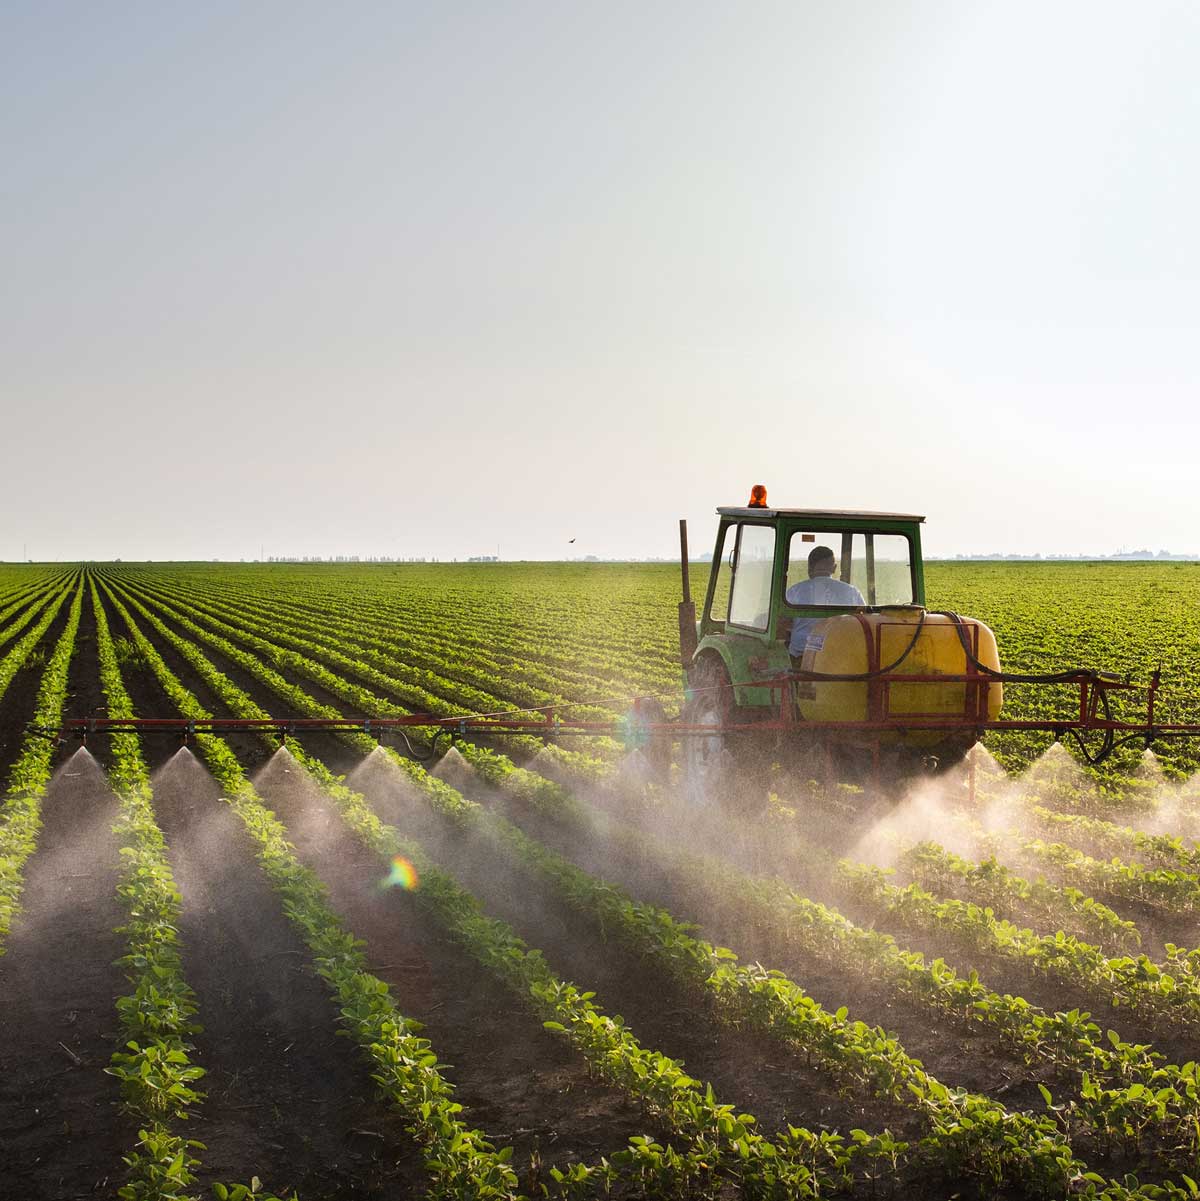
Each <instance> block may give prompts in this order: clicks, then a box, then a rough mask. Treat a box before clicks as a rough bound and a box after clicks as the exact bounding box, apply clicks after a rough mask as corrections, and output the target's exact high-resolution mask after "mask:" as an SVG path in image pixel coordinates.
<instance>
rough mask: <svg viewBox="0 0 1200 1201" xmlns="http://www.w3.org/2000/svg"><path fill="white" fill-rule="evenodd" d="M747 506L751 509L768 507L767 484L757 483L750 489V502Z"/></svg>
mask: <svg viewBox="0 0 1200 1201" xmlns="http://www.w3.org/2000/svg"><path fill="white" fill-rule="evenodd" d="M747 507H748V508H751V509H765V508H766V507H767V486H766V484H755V485H754V487H753V488H751V489H750V504H749V505H748V506H747Z"/></svg>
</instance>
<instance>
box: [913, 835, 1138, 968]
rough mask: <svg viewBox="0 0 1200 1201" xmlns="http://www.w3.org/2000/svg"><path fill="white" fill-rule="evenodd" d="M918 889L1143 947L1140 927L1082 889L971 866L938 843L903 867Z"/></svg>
mask: <svg viewBox="0 0 1200 1201" xmlns="http://www.w3.org/2000/svg"><path fill="white" fill-rule="evenodd" d="M898 866H899V867H900V868H901V869H903V870H904V871H905V872H906V873H907V874H908V875H909V876H911V877H912V879H913V880H914V881H916V883H918V884H920V885H921V886H922V887H923V888H927V889H928V890H929V891H930V892H934V893H937V894H938V895H940V896H951V897H958V898H959V899H966V900H970V901H973V902H974V903H975V904H976V905H981V906H984V907H985V908H990V909H993V910H994V911H995V912H996V913H998V914H1000V915H1001V916H1004V915H1005V914H1006V913H1011V914H1014V915H1015V914H1020V915H1021V916H1022V917H1023V918H1024V919H1025V920H1026V921H1027V922H1028V923H1029V924H1030V925H1033V926H1049V927H1050V928H1051V929H1055V928H1060V929H1063V930H1066V931H1067V933H1073V934H1075V935H1077V936H1078V937H1081V938H1085V939H1089V940H1094V941H1096V942H1104V943H1111V944H1112V945H1114V946H1117V947H1120V948H1121V949H1122V950H1132V949H1133V948H1135V947H1137V946H1140V945H1141V941H1142V936H1141V933H1140V932H1139V930H1138V928H1137V926H1136V925H1135V924H1134V923H1133V922H1131V921H1129V920H1127V919H1125V918H1122V917H1121V916H1120V915H1119V914H1117V913H1114V912H1113V910H1111V909H1110V908H1109V907H1108V906H1107V905H1102V904H1101V903H1100V902H1099V901H1097V900H1096V899H1095V897H1092V896H1089V895H1087V894H1086V893H1083V892H1081V891H1080V890H1079V889H1077V888H1071V887H1059V886H1057V885H1054V884H1049V883H1047V881H1045V880H1044V879H1042V878H1041V877H1038V878H1036V879H1033V880H1029V879H1026V878H1024V877H1022V876H1019V875H1017V873H1016V872H1014V871H1013V870H1012V869H1011V868H1009V867H1005V865H1004V864H1002V863H1001V862H1000V861H999V860H998V859H996V858H995V857H994V856H992V857H990V858H987V859H983V860H981V861H980V862H978V863H972V862H971V861H970V860H968V859H964V858H962V857H961V856H959V855H956V854H954V853H953V852H952V851H948V850H946V849H945V848H944V847H942V846H940V845H939V844H937V843H934V842H921V843H918V844H916V845H915V846H913V847H910V848H908V849H907V850H906V851H904V852H903V853H902V854H901V856H900V859H899V861H898Z"/></svg>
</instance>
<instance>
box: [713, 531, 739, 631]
mask: <svg viewBox="0 0 1200 1201" xmlns="http://www.w3.org/2000/svg"><path fill="white" fill-rule="evenodd" d="M737 531H738V528H737V526H736V525H727V526H726V527H725V536H724V537H723V538H722V539H721V545H720V546H718V547H717V554H716V557H715V558H714V559H713V561H712V574H713V575H714V576H715V577H716V583H715V584H714V586H713V590H712V600H711V601H710V602H709V606H708V619H709V621H719V622H720V623H721V624H722V625H724V624H725V619H726V618H727V617H728V616H729V584H730V582H731V581H732V579H733V551H734V548H735V547H736V545H737Z"/></svg>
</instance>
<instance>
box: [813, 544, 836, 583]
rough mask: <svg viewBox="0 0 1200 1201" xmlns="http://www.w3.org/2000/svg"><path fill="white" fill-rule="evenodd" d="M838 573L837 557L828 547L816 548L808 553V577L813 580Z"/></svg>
mask: <svg viewBox="0 0 1200 1201" xmlns="http://www.w3.org/2000/svg"><path fill="white" fill-rule="evenodd" d="M835 571H837V555H835V554H834V553H833V551H832V550H830V549H829V547H827V546H814V547H813V548H812V550H810V551H809V552H808V575H809V578H810V579H812V578H813V577H815V576H821V575H833V573H834V572H835Z"/></svg>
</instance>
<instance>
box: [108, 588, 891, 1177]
mask: <svg viewBox="0 0 1200 1201" xmlns="http://www.w3.org/2000/svg"><path fill="white" fill-rule="evenodd" d="M131 603H132V604H133V607H134V608H135V610H137V611H139V612H143V614H144V615H145V616H146V617H147V620H149V621H150V622H151V624H152V625H153V626H154V627H155V629H156V630H157V631H158V632H159V634H160V635H162V636H163V637H164V638H166V639H167V640H168V641H169V642H170V643H171V645H172V646H173V647H174V648H175V649H176V650H178V651H179V652H180V654H182V655H183V656H184V657H185V658H186V659H187V660H188V661H189V663H191V665H192V666H193V667H194V668H195V669H196V671H197V672H198V673H199V674H200V675H201V677H202V678H203V679H204V680H205V683H206V684H207V685H208V686H209V687H210V688H212V689H213V690H214V692H215V693H217V695H219V696H221V698H222V701H223V702H224V703H225V704H227V705H228V706H229V707H230V709H231V711H232V712H234V713H235V714H236V715H237V716H239V717H244V718H251V719H253V718H262V717H264V716H266V714H264V712H263V711H262V710H261V709H260V708H259V707H258V706H257V705H255V704H254V703H253V701H252V700H251V699H250V698H249V697H247V696H246V695H245V693H243V692H241V691H240V690H239V689H237V688H236V687H235V686H234V685H232V684H231V683H230V682H229V681H228V680H227V679H226V678H225V677H224V676H222V675H221V674H220V673H219V672H218V671H217V670H216V669H215V668H214V667H213V666H212V665H211V663H209V662H208V660H207V659H205V657H204V656H203V655H202V654H201V653H200V652H198V651H197V650H196V648H195V647H193V646H192V645H191V644H190V643H188V642H187V641H186V640H185V639H183V638H181V637H180V636H179V635H176V634H173V633H172V632H171V631H170V630H169V629H167V628H166V627H165V626H164V625H163V624H162V623H161V622H160V621H158V619H156V618H155V617H154V616H153V615H152V614H150V613H149V612H148V611H146V610H144V609H143V608H142V607H141V606H140V605H139V604H137V603H136V602H131ZM233 649H234V650H235V651H236V648H233ZM289 695H290V697H291V699H292V700H293V702H294V703H295V702H298V701H299V698H297V697H295V695H294V691H293V692H291V693H290V694H289ZM360 738H361V740H362V742H363V743H364V744H365V746H364V749H369V748H373V747H374V745H375V744H374V743H373V742H372V741H371V740H369V739H366V738H365V736H360ZM288 747H289V750H290V751H291V752H292V753H293V755H294V756H295V757H296V758H297V759H298V760H299V761H300V762H301V763H302V764H303V765H304V766H305V767H306V768H307V770H308V771H309V772H310V774H312V775H313V776H314V777H315V778H316V779H317V780H318V782H319V783H320V784H321V785H322V786H323V787H324V788H325V789H326V791H327V792H329V793H330V795H331V796H332V797H333V798H334V800H335V801H336V802H338V803H339V805H341V806H342V808H343V812H345V813H346V814H347V815H348V816H351V817H352V818H357V819H358V820H357V821H352V824H353V825H354V827H355V828H356V830H357V831H358V832H359V833H360V834H363V833H364V832H366V833H367V834H368V835H370V834H374V835H375V837H374V838H373V839H372V841H371V845H373V846H374V848H375V849H376V850H378V851H380V853H382V854H386V855H388V856H391V855H395V854H403V855H404V856H405V857H406V858H408V859H410V860H411V861H413V862H414V864H416V866H417V868H418V874H419V875H420V876H421V878H422V887H421V889H420V891H419V893H418V894H417V895H418V898H419V899H420V900H421V901H422V902H423V903H424V904H425V905H427V906H429V907H430V910H431V913H432V914H433V916H434V917H435V918H436V919H437V920H438V921H439V922H441V923H442V924H443V925H444V926H445V927H446V928H447V930H448V931H449V932H450V933H451V934H452V935H453V936H454V937H456V938H457V939H458V940H459V941H460V942H461V943H462V944H463V945H464V947H465V948H466V949H467V950H468V951H469V952H470V953H471V954H472V955H474V956H475V957H476V958H478V959H479V960H480V962H481V963H483V964H484V965H485V966H486V967H488V968H490V969H491V970H493V971H495V972H496V973H497V974H498V975H499V976H500V978H501V979H502V980H503V981H504V982H505V983H506V984H508V985H509V986H510V987H512V988H514V989H515V990H516V991H517V992H518V993H519V994H520V995H522V996H523V997H524V998H525V999H526V1000H527V1001H529V1002H531V1003H532V1004H533V1006H534V1008H535V1009H536V1010H537V1011H538V1012H540V1013H541V1014H542V1016H543V1018H544V1020H545V1021H547V1022H549V1023H552V1026H553V1028H558V1027H562V1032H563V1033H564V1035H565V1036H566V1037H568V1038H569V1039H570V1040H571V1042H572V1043H573V1045H575V1046H576V1048H577V1049H579V1050H580V1051H581V1052H582V1053H583V1054H584V1055H585V1057H586V1058H587V1059H588V1062H589V1064H590V1065H591V1067H592V1069H593V1070H594V1071H596V1072H597V1073H599V1074H600V1075H602V1076H604V1077H605V1078H606V1079H609V1080H611V1081H612V1082H613V1083H614V1084H616V1085H618V1086H619V1087H621V1088H623V1089H625V1090H626V1091H628V1092H629V1093H630V1094H631V1096H633V1097H634V1098H635V1099H636V1100H638V1101H639V1102H640V1103H642V1104H643V1105H645V1106H646V1107H647V1108H648V1109H649V1110H650V1111H651V1112H653V1113H655V1114H656V1115H658V1116H659V1118H660V1119H662V1120H664V1121H666V1122H667V1123H668V1124H669V1125H670V1126H671V1127H672V1129H674V1130H675V1132H676V1133H677V1135H678V1136H679V1137H681V1138H684V1139H685V1140H686V1141H687V1144H688V1148H687V1150H686V1152H676V1151H672V1150H671V1149H670V1148H665V1149H664V1148H658V1150H657V1151H655V1150H654V1146H655V1145H654V1144H652V1143H651V1144H647V1143H644V1142H639V1143H636V1144H634V1145H631V1147H630V1148H629V1149H628V1150H626V1151H625V1152H621V1153H618V1154H617V1155H616V1156H614V1157H613V1164H612V1165H609V1164H607V1163H601V1164H600V1165H598V1166H597V1167H596V1168H594V1169H591V1170H589V1171H588V1172H587V1174H586V1175H581V1174H580V1171H579V1168H578V1167H577V1168H576V1169H574V1170H573V1176H572V1181H573V1183H574V1184H576V1185H580V1184H582V1183H585V1182H587V1183H592V1184H595V1183H599V1182H602V1181H604V1180H605V1179H608V1178H609V1175H610V1171H611V1169H612V1167H613V1166H614V1165H615V1166H616V1167H619V1168H624V1169H627V1170H631V1171H636V1173H637V1175H638V1177H639V1179H642V1180H643V1182H645V1181H646V1180H648V1179H649V1178H650V1177H654V1178H655V1179H659V1178H660V1177H662V1178H666V1177H671V1178H673V1179H675V1181H676V1183H677V1184H678V1183H679V1181H680V1180H683V1179H693V1180H695V1181H696V1182H702V1181H704V1180H705V1179H708V1178H709V1177H711V1174H712V1168H713V1165H715V1164H717V1163H720V1164H723V1165H724V1166H725V1168H726V1170H729V1169H731V1168H734V1167H736V1168H737V1171H738V1174H739V1175H742V1174H744V1175H745V1176H747V1178H749V1179H752V1180H753V1181H755V1186H756V1187H759V1188H766V1189H769V1190H771V1191H774V1192H776V1193H778V1195H780V1196H809V1195H817V1194H816V1192H815V1191H814V1190H815V1189H816V1188H817V1187H819V1186H823V1184H824V1183H827V1181H828V1179H829V1178H830V1177H829V1173H831V1172H833V1173H843V1172H844V1171H845V1161H846V1154H845V1151H844V1148H842V1147H841V1144H840V1143H839V1142H837V1141H836V1140H832V1141H831V1140H822V1139H821V1138H820V1137H819V1136H817V1135H813V1134H812V1133H811V1132H808V1131H805V1130H802V1129H800V1128H792V1129H791V1130H789V1133H788V1134H787V1135H786V1136H785V1137H784V1139H783V1140H781V1142H780V1144H778V1145H777V1144H775V1143H772V1142H771V1140H769V1139H766V1138H764V1137H763V1136H761V1135H759V1134H758V1133H757V1132H755V1131H754V1130H753V1129H752V1125H753V1118H752V1117H750V1115H746V1114H737V1113H735V1112H734V1110H733V1109H732V1107H731V1106H728V1105H723V1104H719V1103H718V1102H717V1101H716V1100H715V1099H714V1098H713V1096H712V1093H711V1090H703V1089H701V1088H700V1086H699V1083H698V1082H697V1081H695V1080H693V1079H692V1078H691V1077H689V1076H687V1075H686V1074H685V1073H684V1072H683V1071H682V1069H681V1067H680V1066H679V1064H678V1063H676V1062H675V1061H673V1060H670V1059H668V1058H667V1057H666V1056H663V1055H661V1054H659V1053H657V1052H654V1051H650V1050H647V1049H645V1048H643V1047H641V1046H640V1044H638V1042H637V1041H636V1039H635V1038H634V1036H633V1034H632V1033H631V1032H630V1031H629V1030H628V1029H627V1028H626V1027H625V1026H624V1025H623V1023H622V1022H621V1021H620V1019H619V1018H610V1017H607V1016H606V1015H604V1014H603V1013H602V1012H601V1011H600V1009H599V1008H598V1007H597V1006H596V1005H595V1004H594V1003H593V1002H592V994H590V993H581V992H580V991H579V990H578V988H577V987H576V986H575V985H572V984H568V983H565V982H563V981H560V980H558V979H557V978H556V977H554V976H553V974H552V973H550V971H549V968H548V967H547V965H546V963H545V961H544V959H543V958H542V956H541V954H540V953H539V952H537V951H531V950H528V949H526V948H525V946H524V944H523V943H522V942H521V940H520V939H518V938H517V937H516V936H515V935H514V934H513V933H512V931H511V930H509V928H508V927H507V926H505V925H504V924H503V923H501V922H497V921H494V920H492V919H489V918H486V917H484V916H483V914H482V913H480V912H479V910H478V906H477V905H476V903H475V902H474V900H473V899H472V898H471V897H470V896H469V894H466V893H465V892H463V890H462V889H460V888H459V887H458V886H457V885H456V884H455V883H454V882H453V881H452V880H451V879H450V877H448V876H446V875H445V874H444V873H442V872H440V871H438V870H437V869H436V868H434V866H433V865H432V864H431V863H430V862H429V861H428V859H427V858H426V856H425V855H424V853H423V851H421V849H420V848H419V847H417V846H415V845H413V844H411V843H407V842H402V841H400V840H399V839H398V835H396V833H395V831H392V830H390V828H387V827H382V826H381V825H380V823H378V820H377V819H374V818H373V815H370V814H369V811H368V810H367V809H366V806H365V803H363V802H362V799H361V797H358V796H357V794H354V793H351V792H350V791H349V790H348V789H346V788H345V787H344V786H343V785H340V783H339V782H338V781H336V780H335V779H334V778H333V777H332V776H331V775H330V773H329V772H328V771H327V770H326V769H325V768H324V767H323V766H322V765H320V764H319V763H317V761H315V760H313V759H311V758H310V757H309V756H307V755H306V754H305V752H304V751H303V749H302V748H301V747H300V746H299V745H298V744H296V743H295V742H294V741H293V740H290V739H289V740H288ZM412 767H413V768H414V769H415V770H416V771H418V772H419V771H420V769H419V768H416V765H415V764H414V765H412ZM420 777H421V778H423V781H424V782H425V784H426V786H427V787H428V788H430V789H432V790H433V791H435V792H438V791H442V792H444V793H449V794H451V795H456V794H453V790H451V789H450V788H449V787H448V786H447V785H445V784H442V783H441V782H440V781H436V780H433V778H432V777H428V776H425V775H424V773H420ZM380 831H382V833H380ZM858 1145H860V1144H856V1146H858ZM861 1145H866V1146H869V1147H875V1146H877V1144H876V1143H874V1142H872V1141H871V1140H870V1139H868V1140H867V1142H866V1143H865V1144H861ZM883 1145H884V1146H888V1145H890V1144H889V1143H888V1142H887V1140H885V1141H884V1144H883ZM814 1154H815V1155H816V1156H817V1159H818V1160H824V1161H827V1162H824V1163H822V1164H821V1165H820V1167H819V1168H818V1167H817V1166H816V1165H814V1163H813V1157H814ZM563 1183H564V1184H566V1183H568V1180H567V1179H566V1174H564V1179H563Z"/></svg>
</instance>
